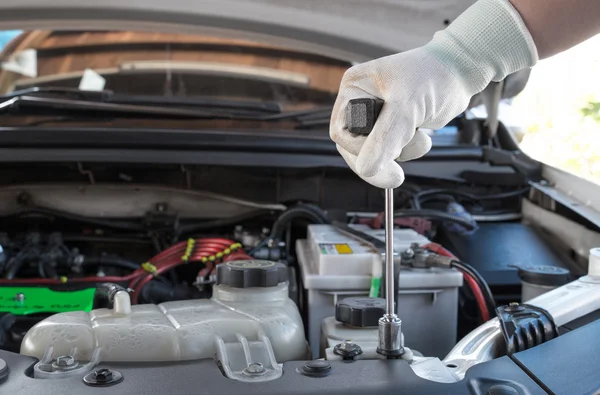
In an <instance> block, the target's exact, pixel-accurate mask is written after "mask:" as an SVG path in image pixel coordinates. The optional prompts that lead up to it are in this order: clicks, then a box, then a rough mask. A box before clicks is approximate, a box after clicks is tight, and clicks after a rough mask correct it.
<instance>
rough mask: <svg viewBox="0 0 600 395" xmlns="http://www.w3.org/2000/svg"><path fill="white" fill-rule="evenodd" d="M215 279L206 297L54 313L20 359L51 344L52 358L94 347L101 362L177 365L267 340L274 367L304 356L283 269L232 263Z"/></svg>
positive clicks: (87, 353)
mask: <svg viewBox="0 0 600 395" xmlns="http://www.w3.org/2000/svg"><path fill="white" fill-rule="evenodd" d="M217 278H218V279H217V285H215V286H214V287H213V297H212V299H210V300H187V301H178V302H168V303H162V304H159V305H152V304H146V305H134V306H131V308H129V306H128V300H122V299H123V297H125V298H127V299H128V295H127V294H126V293H125V292H121V293H120V294H121V295H119V298H120V299H115V304H114V307H113V309H97V310H92V311H91V312H89V313H87V312H83V311H78V312H69V313H60V314H55V315H52V316H50V317H48V318H46V319H45V320H43V321H41V322H39V323H38V324H37V325H35V326H34V327H33V328H31V329H30V330H29V332H28V333H27V335H26V336H25V338H24V340H23V343H22V345H21V354H24V355H29V356H33V357H36V358H39V359H41V358H42V357H43V356H44V353H45V352H46V350H47V349H49V347H52V358H56V357H57V356H60V355H71V352H72V350H73V349H74V348H76V350H77V351H76V352H77V357H78V359H80V360H89V359H90V358H91V357H92V354H93V353H94V350H95V349H97V348H98V349H99V352H100V360H101V361H128V362H137V361H143V362H151V361H178V360H192V359H203V358H213V356H214V355H215V353H216V352H217V348H218V347H217V345H216V344H217V343H220V344H224V343H223V342H225V343H228V342H239V339H244V340H243V341H244V342H246V341H248V342H255V341H263V342H264V338H265V337H266V338H267V339H268V341H270V346H269V347H272V350H273V354H274V357H275V359H276V360H277V362H284V361H289V360H298V359H304V358H306V354H307V344H306V340H305V337H304V327H303V324H302V319H301V317H300V314H299V312H298V309H297V307H296V305H295V304H294V302H293V301H292V300H291V299H289V297H288V284H287V282H286V281H285V280H286V278H287V268H286V267H285V266H284V265H282V264H280V263H274V262H268V261H233V262H228V263H224V264H221V265H219V266H218V271H217ZM245 339H247V340H245ZM261 339H263V340H261ZM268 341H267V342H268Z"/></svg>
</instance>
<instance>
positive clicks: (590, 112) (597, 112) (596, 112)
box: [581, 101, 600, 123]
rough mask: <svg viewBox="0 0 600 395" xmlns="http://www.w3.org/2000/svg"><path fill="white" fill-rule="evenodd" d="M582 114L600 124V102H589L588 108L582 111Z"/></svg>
mask: <svg viewBox="0 0 600 395" xmlns="http://www.w3.org/2000/svg"><path fill="white" fill-rule="evenodd" d="M581 113H582V114H583V116H584V117H586V118H591V119H593V120H594V121H596V122H598V123H600V102H592V101H591V102H589V103H588V105H587V106H586V107H584V108H582V109H581Z"/></svg>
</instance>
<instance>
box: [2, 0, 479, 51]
mask: <svg viewBox="0 0 600 395" xmlns="http://www.w3.org/2000/svg"><path fill="white" fill-rule="evenodd" d="M473 2H474V1H473V0H369V1H365V0H327V1H323V0H302V1H298V0H199V1H190V0H170V1H164V0H136V1H122V0H103V1H92V0H83V1H82V0H3V1H2V2H0V29H23V30H25V29H28V28H29V29H31V28H33V29H49V30H57V29H93V28H98V29H107V28H110V29H127V30H138V29H142V30H148V29H151V30H153V31H157V30H164V31H171V32H173V31H175V32H178V33H195V32H196V33H206V32H207V31H210V33H212V34H219V35H229V36H231V35H234V36H236V37H239V36H240V33H243V37H245V38H248V39H252V38H260V39H261V40H265V39H267V40H268V41H271V42H273V43H278V44H283V45H286V46H288V47H289V46H292V47H297V48H299V49H302V50H308V51H313V52H320V53H322V54H326V55H330V56H334V57H339V58H344V59H347V60H352V61H358V62H360V61H365V60H367V59H371V58H374V57H379V56H382V55H386V54H390V53H395V52H400V51H405V50H407V49H411V48H414V47H417V46H419V45H422V44H424V43H426V42H427V41H428V40H429V39H431V36H432V35H433V33H434V32H436V31H437V30H440V29H443V28H444V27H445V26H446V25H447V24H449V23H450V22H451V21H452V20H454V19H455V18H456V17H457V16H458V15H460V14H461V13H462V12H463V11H464V10H465V9H466V8H467V7H469V6H470V5H471V4H472V3H473Z"/></svg>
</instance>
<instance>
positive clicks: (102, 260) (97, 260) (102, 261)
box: [81, 256, 140, 270]
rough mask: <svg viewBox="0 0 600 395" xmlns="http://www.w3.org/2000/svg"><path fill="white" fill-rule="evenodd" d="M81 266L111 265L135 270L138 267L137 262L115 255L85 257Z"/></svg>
mask: <svg viewBox="0 0 600 395" xmlns="http://www.w3.org/2000/svg"><path fill="white" fill-rule="evenodd" d="M81 266H82V267H86V266H113V267H120V268H122V269H127V270H137V269H139V268H140V264H139V263H136V262H132V261H128V260H126V259H123V258H120V257H116V256H100V257H85V259H84V260H83V263H82V264H81Z"/></svg>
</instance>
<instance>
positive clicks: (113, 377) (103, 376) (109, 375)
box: [83, 368, 123, 387]
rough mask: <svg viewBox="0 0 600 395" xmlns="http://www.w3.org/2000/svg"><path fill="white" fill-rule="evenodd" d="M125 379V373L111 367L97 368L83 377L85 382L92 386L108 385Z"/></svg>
mask: <svg viewBox="0 0 600 395" xmlns="http://www.w3.org/2000/svg"><path fill="white" fill-rule="evenodd" d="M121 381H123V375H122V374H121V373H120V372H118V371H116V370H111V369H106V368H102V369H96V370H95V371H93V372H91V373H88V374H86V375H85V376H84V377H83V382H84V383H85V384H86V385H89V386H91V387H108V386H111V385H115V384H119V383H120V382H121Z"/></svg>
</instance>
